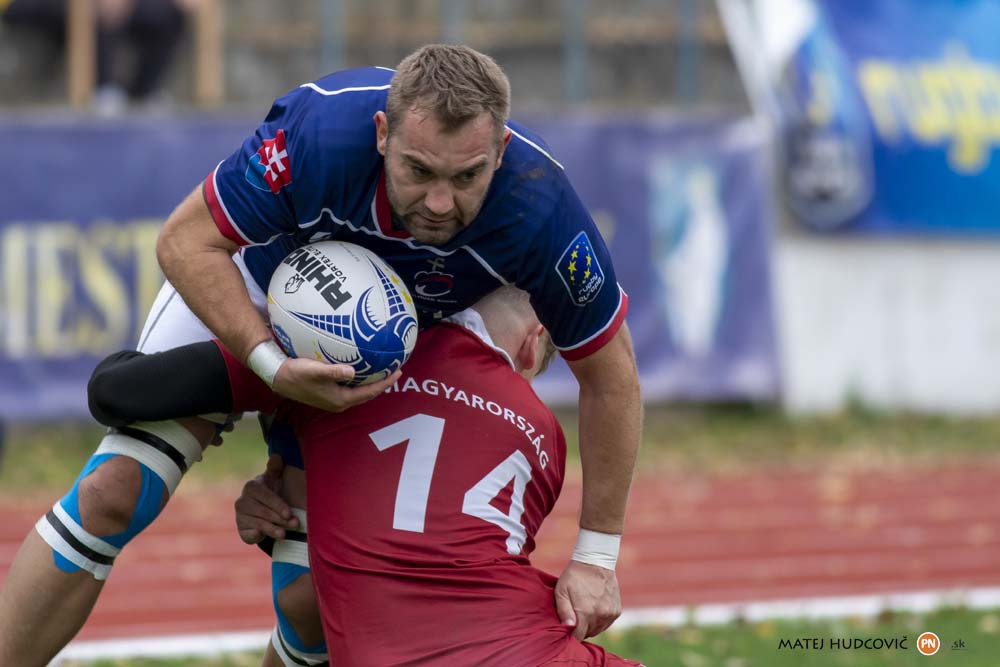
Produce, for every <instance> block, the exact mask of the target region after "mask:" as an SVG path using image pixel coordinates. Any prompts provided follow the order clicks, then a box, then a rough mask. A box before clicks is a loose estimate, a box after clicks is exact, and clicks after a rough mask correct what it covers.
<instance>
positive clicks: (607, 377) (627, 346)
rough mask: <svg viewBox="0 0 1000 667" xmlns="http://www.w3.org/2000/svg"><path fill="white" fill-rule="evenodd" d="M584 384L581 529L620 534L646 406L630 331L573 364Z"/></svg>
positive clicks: (581, 429)
mask: <svg viewBox="0 0 1000 667" xmlns="http://www.w3.org/2000/svg"><path fill="white" fill-rule="evenodd" d="M570 368H571V369H572V371H573V373H574V374H575V375H576V378H577V381H578V382H579V383H580V462H581V464H582V467H583V504H582V507H581V510H580V527H581V528H586V529H588V530H593V531H598V532H601V533H612V534H621V532H622V529H623V527H624V525H625V507H626V505H627V503H628V494H629V488H630V486H631V484H632V474H633V472H634V470H635V459H636V455H637V454H638V451H639V435H640V431H641V430H642V400H641V397H640V392H639V374H638V370H637V368H636V363H635V354H634V353H633V351H632V339H631V336H630V335H629V331H628V326H627V325H625V324H622V326H621V328H620V329H619V330H618V332H617V333H616V334H615V336H614V338H612V339H611V341H610V342H608V344H607V345H605V346H604V347H603V348H601V349H600V350H598V351H597V352H595V353H594V354H593V355H591V356H590V357H587V358H585V359H582V360H578V361H572V362H570Z"/></svg>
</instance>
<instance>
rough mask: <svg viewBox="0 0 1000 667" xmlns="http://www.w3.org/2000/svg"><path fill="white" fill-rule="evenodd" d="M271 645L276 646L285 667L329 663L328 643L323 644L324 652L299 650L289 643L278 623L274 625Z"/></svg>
mask: <svg viewBox="0 0 1000 667" xmlns="http://www.w3.org/2000/svg"><path fill="white" fill-rule="evenodd" d="M271 645H272V646H274V652H275V653H277V654H278V658H280V659H281V662H282V663H283V664H284V665H285V667H303V666H308V667H319V666H320V665H329V664H330V663H329V662H328V661H329V656H328V655H327V653H326V644H325V643H324V644H322V647H323V652H322V653H306V652H304V651H299V650H297V649H296V648H294V647H292V646H290V645H289V642H288V641H286V638H285V637H284V636H283V634H282V632H281V626H280V625H276V626H275V627H274V632H272V633H271Z"/></svg>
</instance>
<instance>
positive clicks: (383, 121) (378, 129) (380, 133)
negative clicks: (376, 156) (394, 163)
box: [372, 111, 389, 157]
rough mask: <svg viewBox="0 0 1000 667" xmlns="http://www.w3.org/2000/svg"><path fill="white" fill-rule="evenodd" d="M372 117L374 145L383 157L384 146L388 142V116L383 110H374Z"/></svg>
mask: <svg viewBox="0 0 1000 667" xmlns="http://www.w3.org/2000/svg"><path fill="white" fill-rule="evenodd" d="M372 119H373V120H374V121H375V147H376V148H377V149H378V152H379V153H380V154H381V155H382V157H385V147H386V145H387V144H388V143H389V118H388V117H387V116H386V115H385V112H384V111H376V112H375V115H374V116H373V117H372Z"/></svg>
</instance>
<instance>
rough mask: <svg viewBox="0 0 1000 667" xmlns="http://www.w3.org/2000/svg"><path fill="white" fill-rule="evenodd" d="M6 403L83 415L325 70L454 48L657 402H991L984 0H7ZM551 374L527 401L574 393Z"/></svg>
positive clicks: (999, 129)
mask: <svg viewBox="0 0 1000 667" xmlns="http://www.w3.org/2000/svg"><path fill="white" fill-rule="evenodd" d="M0 11H2V12H3V14H2V20H0V107H2V108H0V142H2V143H0V145H2V146H3V147H4V156H5V159H3V160H0V312H2V318H0V417H2V418H4V419H25V420H47V419H57V418H65V417H77V416H83V415H85V414H86V406H85V382H86V378H87V377H88V376H89V373H90V370H91V369H92V367H93V365H94V364H95V363H96V362H97V361H98V360H99V359H100V358H102V357H103V356H104V355H105V354H107V353H108V352H111V351H114V350H118V349H121V348H126V347H131V346H133V345H134V344H135V340H136V337H137V334H138V328H139V327H141V324H142V321H143V319H144V317H145V313H146V310H147V309H148V307H149V305H150V303H151V301H152V298H153V297H154V296H155V293H156V290H157V288H158V286H159V284H160V281H161V280H162V278H161V276H160V274H159V271H158V268H157V265H156V260H155V256H154V252H153V249H154V245H155V239H156V234H157V231H158V228H159V225H160V224H161V223H162V221H163V219H164V218H165V217H166V215H167V214H168V213H169V212H170V210H171V209H172V207H173V206H174V205H176V204H177V203H178V202H179V201H180V199H181V198H182V197H183V196H184V195H185V194H186V193H187V192H189V191H190V190H191V189H192V188H193V187H195V186H196V185H197V184H198V183H199V181H200V180H201V179H203V178H204V176H205V175H206V174H207V173H208V172H209V171H210V170H211V169H212V167H213V166H214V165H215V164H216V163H217V162H218V161H219V160H221V159H223V158H224V157H226V156H227V155H229V154H230V153H231V152H232V151H233V150H234V149H235V148H236V147H237V146H238V145H239V143H240V142H241V140H242V138H243V137H244V136H245V135H246V134H247V133H248V132H250V131H252V130H253V128H254V127H255V126H256V124H257V122H258V121H259V120H260V119H261V118H262V117H263V116H264V115H265V114H266V111H267V108H268V106H269V104H270V101H271V100H272V99H274V98H275V97H277V96H279V95H281V94H283V93H284V92H286V91H287V90H289V89H291V88H293V87H295V86H297V85H298V84H300V83H303V82H305V81H309V80H312V79H315V78H317V77H319V76H321V75H322V74H324V73H326V72H328V71H332V70H335V69H338V68H343V67H354V66H367V65H383V66H393V65H395V64H396V63H397V62H398V61H399V59H400V58H401V57H402V56H404V55H406V54H407V53H409V52H410V51H411V50H413V49H414V48H416V47H418V46H420V45H421V44H424V43H428V42H432V41H448V42H465V43H468V44H470V45H471V46H473V47H475V48H478V49H481V50H483V51H485V52H488V53H490V54H491V55H493V56H494V57H495V58H496V59H497V60H498V61H499V62H500V64H501V65H503V67H504V68H505V70H506V71H507V73H508V75H509V76H510V78H511V82H512V87H513V93H514V109H513V114H514V115H515V116H516V117H517V118H518V119H519V120H522V121H524V122H526V123H527V124H528V125H529V126H532V127H533V128H534V129H535V130H537V131H538V132H539V133H540V134H541V135H542V136H543V137H545V138H546V140H547V141H548V143H549V146H550V148H551V149H552V150H553V152H554V154H555V156H556V157H557V159H559V160H560V162H562V163H563V164H564V165H565V167H566V170H567V172H568V173H569V175H570V178H571V179H572V181H573V182H574V184H575V185H576V187H577V189H578V190H579V192H580V194H581V197H582V199H583V200H584V202H585V203H586V204H587V205H588V206H589V207H590V209H591V212H592V214H593V215H594V217H595V219H596V220H597V222H598V225H599V226H600V227H601V228H602V231H603V232H604V234H605V236H606V238H607V239H608V241H609V245H610V247H611V251H612V254H613V255H614V257H615V261H616V267H617V270H618V277H619V280H620V281H621V283H622V284H623V286H624V287H625V289H626V290H627V291H628V292H629V294H630V295H631V311H630V315H629V317H630V324H631V328H632V332H633V336H634V338H635V341H636V349H637V356H638V361H639V364H640V372H641V375H642V380H643V386H644V390H645V396H646V398H647V399H649V400H682V401H733V400H739V401H744V400H749V401H781V402H782V404H783V405H785V406H786V407H787V408H788V409H790V410H794V411H829V410H837V409H839V408H841V407H842V406H843V405H844V404H845V403H846V402H848V401H852V400H858V401H862V402H864V403H870V404H872V405H875V406H878V407H885V408H900V409H917V410H926V411H933V412H940V411H945V412H957V413H975V412H988V411H993V410H996V409H997V408H998V407H1000V373H997V372H994V370H993V369H995V368H1000V290H997V289H996V288H995V285H998V284H1000V261H998V260H1000V253H998V249H1000V246H998V245H997V242H998V240H1000V237H998V232H1000V216H998V215H997V213H996V212H997V211H998V210H1000V207H998V204H1000V201H998V199H1000V165H995V164H993V162H992V156H993V151H994V148H995V145H996V142H997V141H998V139H1000V42H998V41H997V40H996V39H995V35H996V34H997V30H998V29H1000V5H997V4H996V3H995V2H991V1H990V0H961V1H960V0H953V1H947V0H941V1H940V2H935V3H925V2H921V0H880V2H877V3H869V2H862V1H861V0H836V1H834V0H718V2H717V3H716V2H712V1H710V0H670V1H663V0H659V1H655V2H654V1H651V0H649V1H647V0H631V1H618V2H612V1H610V0H607V1H604V0H561V1H558V0H533V1H531V2H521V1H512V2H503V3H494V2H486V1H478V0H467V1H463V0H421V1H415V2H409V3H397V2H388V1H373V0H368V1H366V2H360V1H359V0H299V1H298V2H294V3H274V2H265V1H263V0H240V1H239V2H237V1H236V0H183V1H182V0H0ZM574 386H575V385H574V383H573V382H572V380H571V378H570V376H569V375H568V371H567V370H566V369H565V367H560V368H558V369H557V370H556V372H554V373H553V374H551V376H549V377H547V378H545V379H544V381H543V382H542V383H541V390H542V393H543V395H544V396H547V397H548V398H550V399H552V400H554V401H557V402H570V401H573V400H574V399H575V393H574Z"/></svg>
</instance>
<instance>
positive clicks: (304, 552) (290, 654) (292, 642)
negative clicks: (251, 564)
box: [271, 507, 327, 667]
mask: <svg viewBox="0 0 1000 667" xmlns="http://www.w3.org/2000/svg"><path fill="white" fill-rule="evenodd" d="M292 514H293V515H294V516H295V518H297V519H298V520H299V529H300V530H297V531H293V530H286V531H285V539H283V540H277V541H275V543H274V549H273V550H272V551H271V591H272V597H273V600H274V614H275V616H277V618H278V625H277V627H276V628H275V630H274V636H273V637H272V641H273V642H274V650H275V651H276V652H277V653H278V655H279V656H280V657H281V659H282V661H284V663H285V665H287V666H289V667H294V666H295V665H316V664H319V663H322V662H324V661H325V660H326V659H327V657H326V643H325V642H323V641H320V642H319V643H317V644H315V645H313V646H306V644H305V642H304V641H302V639H301V638H300V637H299V635H298V633H297V632H296V631H295V627H294V626H293V625H292V624H291V622H290V621H289V620H288V617H287V616H286V615H285V613H284V611H283V610H282V609H281V605H280V604H279V602H278V593H279V592H281V591H282V590H284V589H285V588H286V587H288V586H289V585H291V583H292V582H293V581H295V580H296V579H298V578H299V577H301V576H302V575H304V574H308V573H309V545H308V543H307V541H306V540H307V534H308V529H309V525H308V522H307V520H306V512H305V510H303V509H300V508H298V507H293V508H292Z"/></svg>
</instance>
